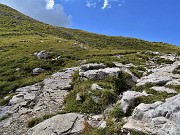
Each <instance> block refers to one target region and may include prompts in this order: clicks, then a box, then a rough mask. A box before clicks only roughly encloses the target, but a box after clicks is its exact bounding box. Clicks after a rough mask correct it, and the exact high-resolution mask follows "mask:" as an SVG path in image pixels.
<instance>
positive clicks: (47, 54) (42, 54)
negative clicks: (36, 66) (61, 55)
mask: <svg viewBox="0 0 180 135" xmlns="http://www.w3.org/2000/svg"><path fill="white" fill-rule="evenodd" d="M51 56H52V54H51V53H50V52H48V51H46V50H43V51H40V52H39V53H37V58H38V59H48V58H50V57H51Z"/></svg>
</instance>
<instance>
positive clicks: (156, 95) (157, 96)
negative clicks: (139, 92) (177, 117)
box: [135, 90, 176, 106]
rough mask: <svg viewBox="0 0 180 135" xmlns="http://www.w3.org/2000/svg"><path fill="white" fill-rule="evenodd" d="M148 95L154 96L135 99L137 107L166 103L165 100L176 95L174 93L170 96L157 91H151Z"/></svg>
mask: <svg viewBox="0 0 180 135" xmlns="http://www.w3.org/2000/svg"><path fill="white" fill-rule="evenodd" d="M147 93H148V94H152V95H149V96H141V97H138V98H136V99H135V103H136V106H137V105H139V104H140V103H145V104H152V103H154V102H156V101H165V99H167V98H170V97H172V96H175V95H176V94H174V93H173V94H170V93H167V92H157V91H155V90H149V92H147Z"/></svg>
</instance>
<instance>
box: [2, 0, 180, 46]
mask: <svg viewBox="0 0 180 135" xmlns="http://www.w3.org/2000/svg"><path fill="white" fill-rule="evenodd" d="M0 3H3V4H5V5H8V6H10V7H12V8H14V9H17V10H18V11H20V12H22V13H24V14H26V15H28V16H30V17H32V18H35V19H37V20H39V21H42V22H45V23H48V24H52V25H54V26H63V27H69V28H76V29H82V30H86V31H89V32H94V33H100V34H106V35H116V36H127V37H135V38H140V39H144V40H148V41H162V42H167V43H171V44H176V45H180V0H0Z"/></svg>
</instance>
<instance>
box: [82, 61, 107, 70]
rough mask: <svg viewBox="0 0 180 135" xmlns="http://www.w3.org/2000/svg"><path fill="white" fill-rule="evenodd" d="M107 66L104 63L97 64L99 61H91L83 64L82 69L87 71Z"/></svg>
mask: <svg viewBox="0 0 180 135" xmlns="http://www.w3.org/2000/svg"><path fill="white" fill-rule="evenodd" d="M105 67H106V66H105V65H104V64H102V63H101V64H97V63H89V64H85V65H81V67H80V69H81V70H82V71H87V70H94V69H101V68H105Z"/></svg>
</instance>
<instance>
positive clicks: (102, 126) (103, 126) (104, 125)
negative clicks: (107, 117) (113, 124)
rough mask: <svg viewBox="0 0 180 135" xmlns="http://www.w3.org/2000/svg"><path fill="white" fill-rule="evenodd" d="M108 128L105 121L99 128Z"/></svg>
mask: <svg viewBox="0 0 180 135" xmlns="http://www.w3.org/2000/svg"><path fill="white" fill-rule="evenodd" d="M106 126H107V124H106V121H103V122H102V123H101V125H100V126H99V128H106Z"/></svg>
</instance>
